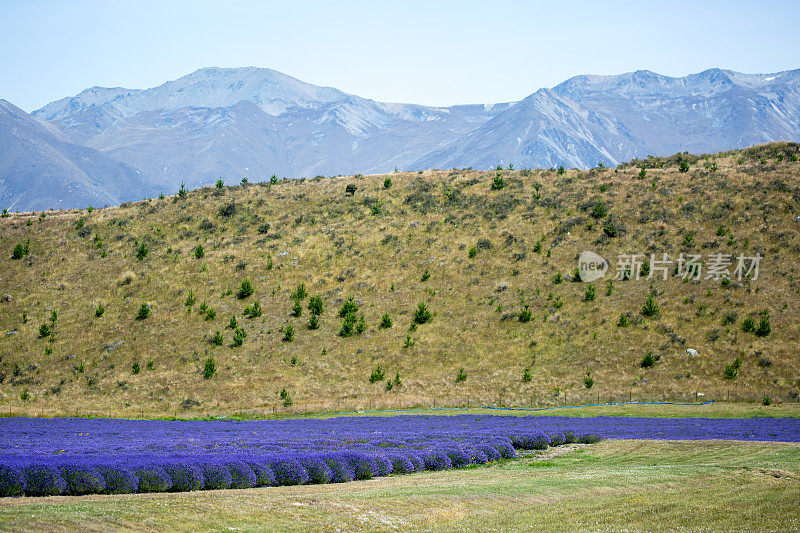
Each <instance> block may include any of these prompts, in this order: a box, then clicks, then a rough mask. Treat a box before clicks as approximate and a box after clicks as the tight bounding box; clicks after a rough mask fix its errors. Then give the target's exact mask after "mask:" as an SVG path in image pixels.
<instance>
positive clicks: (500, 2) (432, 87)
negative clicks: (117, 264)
mask: <svg viewBox="0 0 800 533" xmlns="http://www.w3.org/2000/svg"><path fill="white" fill-rule="evenodd" d="M798 27H800V2H797V1H793V0H784V1H778V0H761V1H759V2H746V1H738V0H729V1H705V2H704V1H700V0H695V1H660V2H658V1H651V2H648V1H639V2H636V1H621V0H615V1H600V0H595V1H577V0H560V1H556V2H535V1H528V2H526V1H512V0H494V1H491V2H477V1H470V0H460V1H436V0H427V1H416V0H405V1H403V2H380V1H374V2H367V1H348V0H339V1H322V0H320V1H316V2H308V1H302V0H293V1H291V2H267V1H262V2H245V1H239V2H237V1H218V2H208V1H202V0H195V1H171V0H158V1H150V0H147V1H145V0H138V1H112V0H107V1H82V0H71V1H61V2H56V1H44V0H0V98H4V99H6V100H9V101H11V102H12V103H14V104H16V105H18V106H19V107H21V108H23V109H25V110H26V111H32V110H34V109H37V108H39V107H41V106H43V105H44V104H46V103H48V102H50V101H52V100H55V99H58V98H62V97H64V96H68V95H73V94H76V93H78V92H80V91H81V90H83V89H85V88H87V87H90V86H92V85H102V86H123V87H129V88H146V87H152V86H155V85H159V84H161V83H163V82H164V81H167V80H171V79H175V78H178V77H180V76H182V75H184V74H188V73H189V72H192V71H194V70H196V69H198V68H202V67H208V66H220V67H235V66H250V65H253V66H259V67H269V68H273V69H276V70H279V71H281V72H284V73H286V74H289V75H292V76H294V77H296V78H299V79H301V80H303V81H307V82H310V83H315V84H319V85H328V86H333V87H336V88H338V89H341V90H343V91H346V92H350V93H355V94H358V95H360V96H364V97H367V98H374V99H376V100H382V101H391V102H413V103H419V104H429V105H452V104H463V103H487V102H501V101H509V100H518V99H520V98H523V97H525V96H527V95H528V94H530V93H532V92H534V91H535V90H537V89H538V88H540V87H550V86H553V85H555V84H557V83H559V82H561V81H563V80H565V79H567V78H569V77H571V76H573V75H577V74H618V73H621V72H627V71H631V70H636V69H649V70H654V71H656V72H659V73H662V74H668V75H685V74H688V73H691V72H698V71H701V70H704V69H706V68H710V67H722V68H730V69H733V70H738V71H742V72H774V71H779V70H787V69H793V68H799V67H800V30H798Z"/></svg>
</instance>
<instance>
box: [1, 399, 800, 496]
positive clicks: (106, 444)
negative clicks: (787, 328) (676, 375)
mask: <svg viewBox="0 0 800 533" xmlns="http://www.w3.org/2000/svg"><path fill="white" fill-rule="evenodd" d="M599 438H612V439H617V438H620V439H674V440H684V439H728V440H733V439H735V440H753V441H787V442H800V420H798V419H770V418H763V419H702V418H687V419H663V418H662V419H658V418H622V417H594V418H573V417H517V416H492V415H483V416H476V415H458V416H395V417H342V418H332V419H325V420H319V419H290V420H280V421H241V422H239V421H227V420H219V421H148V420H108V419H72V418H61V419H38V418H35V419H29V418H6V419H1V420H0V496H18V495H22V494H24V495H29V496H43V495H56V494H70V495H81V494H97V493H132V492H165V491H173V492H182V491H193V490H208V489H226V488H249V487H257V486H273V485H299V484H307V483H342V482H347V481H352V480H356V479H370V478H373V477H381V476H386V475H389V474H404V473H411V472H416V471H421V470H445V469H449V468H458V467H463V466H467V465H470V464H483V463H487V462H492V461H495V460H498V459H501V458H513V457H515V456H516V450H527V449H546V448H547V447H549V446H560V445H564V444H567V443H572V442H583V443H592V442H595V441H596V440H598V439H599Z"/></svg>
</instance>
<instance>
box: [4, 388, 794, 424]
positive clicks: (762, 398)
mask: <svg viewBox="0 0 800 533" xmlns="http://www.w3.org/2000/svg"><path fill="white" fill-rule="evenodd" d="M713 403H731V404H750V405H753V404H757V405H772V404H800V399H799V398H798V395H797V394H796V393H792V392H788V393H787V392H783V393H776V394H774V395H768V394H763V393H760V394H756V393H750V394H747V393H741V392H737V393H734V392H730V393H729V392H724V393H718V394H714V395H710V394H709V395H705V394H702V393H678V394H676V393H670V394H667V393H634V392H627V393H621V392H616V393H604V392H592V391H591V390H588V391H580V392H573V391H566V392H564V391H562V392H560V393H559V394H558V395H555V394H553V395H541V394H540V395H531V396H530V397H527V398H521V397H519V396H514V397H504V395H502V394H498V395H497V396H495V397H494V398H489V397H484V396H475V397H472V396H465V397H436V396H432V397H430V398H427V399H423V400H420V399H419V398H417V399H415V400H409V399H404V398H364V399H360V400H359V399H352V398H349V399H342V400H328V401H325V402H313V401H308V402H305V401H302V400H301V401H297V400H295V401H293V402H292V404H291V405H284V404H283V403H282V402H280V401H278V402H274V403H266V404H262V405H259V406H253V407H250V408H246V409H225V410H210V409H203V408H202V407H201V406H198V407H192V408H188V409H185V408H182V407H181V406H180V405H175V404H172V403H163V404H161V405H148V406H146V407H142V408H134V407H125V408H122V409H114V408H109V409H104V410H98V409H96V408H94V409H86V408H82V407H80V406H76V407H75V408H74V409H67V410H65V409H63V408H51V407H48V406H47V405H45V404H44V403H43V402H42V403H41V404H39V405H19V404H17V405H15V404H11V403H9V404H7V405H5V406H0V417H15V416H18V417H84V418H132V419H136V418H143V419H144V418H147V419H152V418H176V419H195V418H209V419H213V418H241V419H262V418H272V417H290V416H314V415H317V416H336V415H352V414H364V413H400V412H420V411H434V412H436V411H441V412H444V411H474V410H483V409H487V410H507V411H523V412H524V411H531V412H532V411H543V410H558V409H575V408H582V407H601V406H625V405H641V406H644V405H676V406H678V405H683V406H703V405H710V404H713Z"/></svg>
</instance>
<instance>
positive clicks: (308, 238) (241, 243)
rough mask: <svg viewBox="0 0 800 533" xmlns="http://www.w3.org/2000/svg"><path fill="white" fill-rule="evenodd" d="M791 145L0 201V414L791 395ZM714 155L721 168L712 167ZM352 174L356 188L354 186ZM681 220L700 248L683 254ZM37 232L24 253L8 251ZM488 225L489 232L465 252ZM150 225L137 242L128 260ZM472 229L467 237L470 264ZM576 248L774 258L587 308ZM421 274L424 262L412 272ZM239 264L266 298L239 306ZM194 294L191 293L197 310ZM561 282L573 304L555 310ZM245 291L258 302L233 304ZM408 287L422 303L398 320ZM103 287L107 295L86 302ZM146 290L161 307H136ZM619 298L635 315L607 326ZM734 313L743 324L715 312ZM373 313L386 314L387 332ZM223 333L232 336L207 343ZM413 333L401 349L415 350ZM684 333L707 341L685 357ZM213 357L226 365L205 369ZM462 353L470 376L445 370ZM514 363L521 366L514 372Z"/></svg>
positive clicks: (619, 292) (798, 289)
mask: <svg viewBox="0 0 800 533" xmlns="http://www.w3.org/2000/svg"><path fill="white" fill-rule="evenodd" d="M797 150H798V147H797V145H794V144H773V145H767V146H763V147H758V148H754V149H750V150H744V151H735V152H730V153H725V154H717V155H715V156H704V157H701V158H695V157H691V158H689V160H690V162H691V163H692V165H691V169H690V170H689V172H687V173H681V172H679V171H678V168H677V158H675V157H673V158H662V159H651V160H648V161H646V162H645V164H646V165H647V166H648V167H649V168H647V170H646V176H645V178H644V179H640V178H639V174H640V168H639V167H640V165H641V162H639V163H637V164H636V165H628V166H622V167H620V168H618V169H616V170H615V169H594V170H591V171H577V170H567V171H566V173H565V174H564V175H559V174H558V173H556V172H554V171H518V170H514V171H510V170H504V171H502V172H499V174H501V175H502V177H503V179H504V181H505V182H506V187H505V188H504V189H502V190H491V189H490V184H491V183H492V180H493V179H494V178H495V176H496V175H497V174H498V172H495V171H491V172H474V171H469V170H452V171H428V172H423V173H395V174H391V175H388V176H383V175H381V176H356V177H345V178H315V179H313V180H304V181H282V182H279V183H277V184H274V185H269V184H249V185H247V186H243V187H230V188H224V189H220V190H217V189H211V188H206V189H202V190H198V191H193V192H190V193H189V194H188V196H187V197H186V198H173V197H167V198H163V199H152V200H148V201H142V202H137V203H133V204H130V205H125V206H121V207H116V208H107V209H96V210H93V211H91V212H88V211H87V210H83V211H64V212H48V213H46V216H45V217H44V218H41V217H40V215H39V214H38V213H33V214H12V215H10V216H8V217H6V218H0V239H1V240H0V258H2V259H0V294H8V295H10V296H11V301H10V302H2V303H0V327H1V328H2V331H0V357H1V358H2V359H1V360H0V376H2V380H1V381H0V400H2V406H0V409H2V410H5V409H10V410H11V411H12V412H19V411H20V410H27V411H28V412H31V413H33V412H41V413H45V414H58V413H61V414H65V413H73V412H75V411H76V410H80V412H83V413H86V412H97V413H104V414H113V415H123V416H135V415H137V414H139V415H140V414H142V413H144V414H145V415H157V414H172V413H178V414H179V415H180V414H182V413H183V414H199V413H228V414H229V413H233V412H236V411H239V410H259V411H262V412H264V411H266V412H272V410H273V409H277V410H278V411H281V410H284V408H283V407H282V405H281V399H280V398H279V396H278V392H279V391H280V390H281V389H283V388H286V389H287V391H288V392H289V393H290V395H291V397H292V399H293V402H294V404H293V406H291V408H290V409H291V410H301V411H305V410H336V409H354V408H356V409H368V408H395V407H407V406H426V407H430V406H432V405H433V404H434V402H435V404H436V406H437V407H438V406H444V405H464V404H469V405H481V404H483V405H497V404H498V403H502V404H503V405H519V406H527V405H531V404H542V405H543V404H556V403H559V402H564V400H565V393H566V401H567V402H569V403H575V402H592V403H593V402H595V401H597V400H598V399H600V400H603V401H606V400H609V399H616V400H627V399H629V398H633V399H635V400H636V399H639V400H657V399H661V398H664V397H666V398H682V399H686V400H694V399H696V398H705V399H709V398H715V399H727V398H728V397H730V398H731V399H732V400H735V399H739V398H741V399H748V400H750V401H760V399H761V398H762V397H763V396H764V395H769V396H770V397H771V399H772V400H774V401H776V402H794V401H797V400H796V397H797V392H798V387H800V383H799V382H798V380H800V371H798V368H799V365H798V363H800V350H798V346H800V343H799V342H798V341H799V340H800V320H798V313H797V309H798V307H799V304H800V280H798V279H797V272H796V266H797V263H798V259H800V236H799V235H798V228H799V227H800V223H798V222H797V221H795V217H797V216H798V214H800V213H798V204H800V188H799V187H800V178H798V176H799V175H800V172H798V171H800V163H797V162H795V161H791V160H790V159H791V156H792V154H796V153H797ZM712 161H713V162H715V163H716V165H717V167H718V170H717V171H716V172H712V171H711V170H710V168H706V164H708V165H710V164H711V163H712ZM659 165H661V168H659ZM387 177H389V178H391V180H392V186H391V188H389V189H385V188H384V179H385V178H387ZM348 184H354V185H356V186H357V190H356V192H355V194H354V195H352V196H351V195H347V194H346V193H345V186H346V185H348ZM535 185H538V186H539V187H540V192H541V198H539V199H537V198H535V196H534V191H535ZM598 201H601V202H603V203H604V204H605V205H606V207H607V209H608V214H609V216H611V217H613V218H614V219H615V220H617V221H618V222H619V223H621V225H622V226H623V227H624V228H625V231H624V232H623V234H622V235H620V236H619V237H615V238H603V237H602V235H603V230H602V225H603V222H604V220H605V219H601V220H595V219H594V218H593V217H592V216H591V214H590V212H591V208H592V207H593V206H594V204H595V203H596V202H598ZM231 205H233V206H235V208H234V209H233V211H234V212H233V214H232V216H224V215H223V214H222V213H221V209H222V208H224V207H225V206H231ZM79 220H83V221H84V226H83V227H82V228H78V221H79ZM570 221H571V222H570ZM264 224H269V228H268V229H266V227H263V228H262V226H263V225H264ZM720 226H722V227H723V228H724V233H725V234H724V235H722V236H718V235H717V231H718V228H719V227H720ZM260 228H261V231H266V233H262V232H260ZM687 231H691V232H692V233H693V235H694V242H695V244H694V245H693V246H689V247H686V248H684V246H683V244H682V243H683V242H684V237H683V234H684V233H685V232H687ZM28 239H30V244H29V249H30V254H29V255H28V256H26V257H25V258H23V259H21V260H12V259H10V257H11V255H12V249H13V248H14V246H15V245H16V244H17V243H24V242H25V241H26V240H28ZM95 239H97V240H95ZM481 239H486V240H487V241H488V242H489V243H491V247H490V248H488V249H483V248H481V247H480V246H478V242H479V240H481ZM540 240H541V242H542V250H541V252H539V253H537V251H536V250H535V248H536V246H535V245H536V243H537V242H538V241H540ZM729 240H730V244H729ZM142 241H144V242H145V243H147V248H148V254H147V256H146V257H144V259H143V260H138V259H137V257H136V255H137V246H136V243H137V242H139V243H140V242H142ZM482 242H483V241H482ZM198 244H202V245H203V247H204V251H205V255H204V257H202V258H200V259H198V258H196V257H195V254H194V249H195V247H196V245H198ZM473 246H476V247H477V248H480V249H478V250H477V254H476V256H475V257H470V254H469V250H470V248H471V247H473ZM582 250H594V251H596V252H598V253H600V254H602V255H603V256H604V257H606V258H607V259H609V260H610V261H612V263H613V262H614V260H615V258H616V255H617V254H618V253H633V252H638V253H648V254H649V253H651V252H653V253H656V254H660V253H662V252H666V253H669V254H670V255H672V256H673V257H675V256H677V254H678V253H680V252H681V251H694V252H696V253H702V254H707V253H716V252H718V251H721V252H725V253H734V254H738V253H740V252H744V253H746V254H747V255H752V254H755V253H756V252H759V253H761V254H762V255H764V260H763V262H762V265H761V270H760V277H759V279H758V280H757V281H744V282H742V283H741V284H740V283H737V282H735V281H734V283H733V284H732V285H731V286H730V287H727V288H725V287H723V286H721V284H720V283H719V282H715V281H712V280H707V281H706V280H704V281H700V282H681V281H680V280H679V279H677V278H673V277H670V278H669V279H668V280H667V281H661V280H658V281H655V282H654V283H653V289H654V290H655V291H656V293H657V296H656V300H657V301H658V303H659V305H660V307H661V312H660V314H659V315H658V316H657V317H655V318H644V317H641V315H640V314H639V311H640V309H641V306H642V304H643V302H644V300H645V298H646V297H647V295H648V294H649V293H650V290H651V287H650V284H649V283H648V282H647V281H638V282H637V281H625V282H622V281H615V282H614V285H613V291H612V294H611V295H607V294H606V284H605V282H604V281H601V282H597V283H595V286H596V288H597V298H596V299H595V300H594V301H592V302H585V301H583V296H584V291H585V290H586V284H584V283H572V282H569V281H564V282H562V283H560V284H555V283H554V276H555V275H556V274H559V273H560V274H561V275H562V276H567V275H570V274H572V272H573V271H574V269H575V267H576V264H577V261H576V258H577V254H578V253H580V252H581V251H582ZM548 252H549V255H548ZM270 266H271V267H272V268H270ZM612 269H613V264H612ZM425 270H427V271H428V272H429V274H430V278H429V279H428V280H427V281H424V282H423V281H421V278H422V275H423V272H424V271H425ZM131 273H132V275H131ZM245 278H247V279H249V280H250V281H251V282H252V284H253V287H254V289H255V293H254V295H252V296H250V297H248V298H246V299H244V300H239V299H237V297H236V291H237V288H238V286H239V283H240V282H241V281H242V280H243V279H245ZM299 283H304V284H305V286H306V288H307V290H308V292H309V294H310V295H320V296H322V297H323V299H324V302H325V312H324V314H323V315H322V317H321V319H320V328H319V329H317V330H309V329H307V327H306V325H307V324H308V319H309V311H308V309H307V303H308V298H306V299H305V300H304V301H303V312H302V316H300V317H299V318H296V317H292V316H291V308H292V304H293V302H292V300H291V298H290V294H291V292H292V291H294V289H295V288H296V286H297V285H298V284H299ZM190 289H191V290H192V292H193V293H194V295H195V296H196V298H197V302H196V303H195V304H194V306H193V309H192V311H191V312H189V313H187V310H186V307H185V305H184V304H185V301H186V298H187V295H188V292H189V290H190ZM551 293H552V295H553V296H552V298H551V297H550V294H551ZM348 296H353V297H354V299H355V301H356V302H358V304H359V305H360V307H361V311H363V313H364V315H365V319H366V323H367V326H368V327H367V330H366V332H364V333H363V334H361V335H355V336H352V337H340V336H338V335H337V333H338V331H339V329H340V326H341V319H340V318H339V316H338V313H337V311H338V308H339V306H340V305H341V303H342V302H343V301H344V299H346V298H347V297H348ZM556 297H560V300H561V302H563V307H560V308H558V309H557V308H555V306H554V305H553V301H554V299H555V298H556ZM203 301H205V302H206V303H207V304H208V305H210V306H212V307H213V308H214V309H215V310H216V318H215V319H214V320H206V319H205V318H204V317H203V316H201V315H200V314H199V313H198V312H197V310H198V307H199V306H200V304H201V302H203ZM254 301H258V302H260V304H261V306H262V308H263V315H262V316H261V317H259V318H256V319H248V318H245V317H243V316H242V312H243V309H244V308H245V306H247V305H250V304H251V303H252V302H254ZM419 302H425V303H426V304H427V305H428V307H429V308H430V309H431V311H433V312H434V313H435V316H434V317H433V319H432V321H431V322H429V323H427V324H423V325H419V326H418V327H417V329H416V331H410V330H409V325H410V323H411V321H412V317H413V313H414V310H415V308H416V306H417V304H418V303H419ZM523 302H524V304H527V305H529V307H530V310H531V311H532V315H533V318H532V320H531V321H530V322H528V323H522V322H520V321H519V320H518V318H517V317H518V315H519V313H520V311H521V310H522V308H523V307H522V306H523ZM101 303H102V304H103V306H104V308H105V312H104V314H103V315H102V316H101V317H96V316H95V309H96V307H97V306H98V304H101ZM142 303H147V304H148V305H149V306H150V309H151V312H150V316H149V317H148V318H146V319H144V320H137V319H136V314H137V311H138V309H139V307H140V306H141V305H142ZM53 309H55V310H56V311H57V320H56V327H55V334H54V336H53V338H52V340H51V339H49V338H44V339H40V338H38V336H39V326H40V325H41V324H43V323H47V322H49V320H50V315H51V311H52V310H53ZM765 309H766V310H768V312H769V316H770V322H771V328H772V331H771V334H770V335H769V336H767V337H756V336H755V335H754V334H752V333H745V332H743V331H742V330H741V328H740V324H741V321H742V320H743V319H744V317H745V316H747V315H748V314H749V313H751V312H756V311H761V310H765ZM623 312H624V313H630V315H631V317H632V318H634V319H635V318H636V317H641V318H642V321H641V323H639V324H636V325H630V326H628V327H626V328H619V327H617V325H616V323H617V320H618V318H619V315H620V313H623ZM728 312H735V313H736V314H737V318H736V322H735V323H734V324H731V325H723V317H724V315H725V314H726V313H728ZM383 313H389V315H390V316H391V318H392V320H393V322H394V325H393V327H392V328H390V329H380V328H379V327H378V325H379V322H380V319H381V316H382V314H383ZM23 314H26V316H27V322H23ZM234 315H235V316H236V318H237V320H238V323H239V325H240V326H242V327H243V328H244V329H245V330H246V332H247V338H246V340H245V341H244V344H243V345H242V346H240V347H232V346H231V342H232V335H233V333H232V330H230V329H226V328H225V326H226V325H227V324H228V321H229V320H230V318H231V316H234ZM287 325H292V326H293V328H294V330H295V336H294V337H295V338H294V340H293V341H292V342H285V341H283V340H282V339H283V337H284V335H283V333H282V332H281V331H280V330H281V329H283V328H284V327H285V326H287ZM217 330H219V331H220V332H222V334H223V336H224V341H225V342H224V345H223V346H213V345H211V344H210V343H209V342H208V340H207V339H208V338H209V336H211V335H212V334H213V333H214V332H216V331H217ZM407 335H410V336H411V338H412V339H413V341H414V345H413V346H410V347H405V346H404V343H405V340H406V338H407ZM715 337H716V339H714V338H715ZM689 347H691V348H696V349H697V350H698V351H699V352H700V355H699V356H696V357H690V356H687V355H686V353H685V350H686V348H689ZM647 351H652V352H653V354H654V355H655V356H658V357H659V361H658V362H657V363H656V365H655V367H654V368H652V369H647V370H645V369H642V368H640V365H639V363H640V361H641V360H642V357H643V355H644V354H645V352H647ZM209 356H213V358H214V360H215V363H216V369H217V371H216V374H215V375H214V376H213V377H212V378H211V379H204V378H203V375H202V370H203V365H204V361H205V360H206V359H207V358H208V357H209ZM737 357H739V358H740V360H741V361H742V366H741V368H739V370H738V376H737V377H736V379H733V380H728V379H725V378H724V376H723V371H724V367H725V366H726V365H729V364H731V363H732V362H733V361H734V360H735V358H737ZM293 358H296V359H294V364H293ZM150 361H152V365H153V368H152V369H148V367H147V363H148V362H150ZM134 362H138V363H139V366H140V369H141V370H140V372H139V373H138V374H134V373H133V372H132V365H133V363H134ZM377 365H380V366H381V368H382V369H384V370H385V372H386V378H385V379H391V378H393V377H394V376H395V374H396V373H398V372H399V374H400V378H401V379H402V386H400V387H395V388H394V389H393V390H391V391H387V390H386V387H385V380H384V381H383V382H378V383H374V384H373V383H370V382H369V376H370V373H371V372H372V370H373V369H374V368H375V367H376V366H377ZM462 367H463V368H464V371H465V372H466V375H467V379H466V381H463V382H456V380H455V377H456V374H457V373H458V371H459V369H460V368H462ZM525 368H530V372H531V381H530V382H523V381H522V375H523V370H524V369H525ZM587 371H589V372H590V373H591V376H592V378H593V379H594V386H593V387H592V388H591V389H590V390H587V389H586V387H585V386H584V376H585V374H586V372H587ZM25 390H27V391H28V395H29V397H28V399H27V400H25V401H23V400H22V399H21V395H24V394H23V391H25ZM697 393H703V394H704V395H705V396H703V397H699V396H696V394H697ZM194 402H196V403H194Z"/></svg>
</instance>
